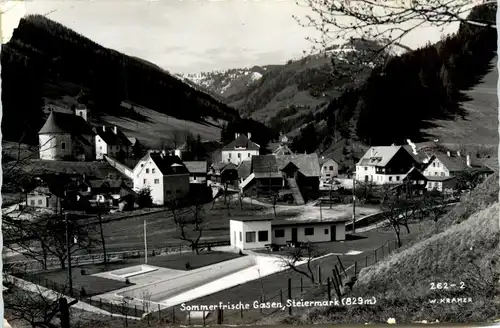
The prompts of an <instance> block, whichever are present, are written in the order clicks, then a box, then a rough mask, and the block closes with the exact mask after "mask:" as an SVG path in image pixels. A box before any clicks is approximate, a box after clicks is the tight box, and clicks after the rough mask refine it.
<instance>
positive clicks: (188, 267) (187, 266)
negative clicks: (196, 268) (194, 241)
mask: <svg viewBox="0 0 500 328" xmlns="http://www.w3.org/2000/svg"><path fill="white" fill-rule="evenodd" d="M186 270H191V263H189V261H188V262H186Z"/></svg>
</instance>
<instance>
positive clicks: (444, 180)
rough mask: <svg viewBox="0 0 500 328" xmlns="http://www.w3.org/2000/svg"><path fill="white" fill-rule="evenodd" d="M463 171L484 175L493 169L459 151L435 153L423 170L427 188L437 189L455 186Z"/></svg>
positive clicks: (442, 189)
mask: <svg viewBox="0 0 500 328" xmlns="http://www.w3.org/2000/svg"><path fill="white" fill-rule="evenodd" d="M464 172H470V173H472V172H474V173H477V174H479V175H483V176H486V175H488V174H491V173H493V172H494V170H491V169H490V168H488V167H486V166H485V165H484V164H483V163H479V162H478V161H477V160H475V159H472V158H471V156H470V155H469V154H466V155H465V156H464V154H461V153H460V152H459V151H458V152H456V153H452V152H450V151H448V152H447V153H446V154H443V153H437V154H435V155H434V156H433V157H432V158H431V160H430V161H429V163H428V165H427V166H426V167H425V169H424V170H423V174H424V176H425V177H426V178H427V180H428V183H427V189H428V190H433V189H435V190H438V191H444V190H445V189H454V188H456V185H457V182H458V181H457V177H458V176H459V175H460V174H462V173H464Z"/></svg>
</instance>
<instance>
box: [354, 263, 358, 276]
mask: <svg viewBox="0 0 500 328" xmlns="http://www.w3.org/2000/svg"><path fill="white" fill-rule="evenodd" d="M357 276H358V261H354V277H357Z"/></svg>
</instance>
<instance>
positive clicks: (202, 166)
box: [184, 161, 207, 174]
mask: <svg viewBox="0 0 500 328" xmlns="http://www.w3.org/2000/svg"><path fill="white" fill-rule="evenodd" d="M184 165H185V166H186V168H187V169H188V171H189V173H203V174H204V173H207V162H206V161H187V162H184Z"/></svg>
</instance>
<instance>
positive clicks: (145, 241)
mask: <svg viewBox="0 0 500 328" xmlns="http://www.w3.org/2000/svg"><path fill="white" fill-rule="evenodd" d="M144 264H148V240H147V238H146V220H144Z"/></svg>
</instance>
